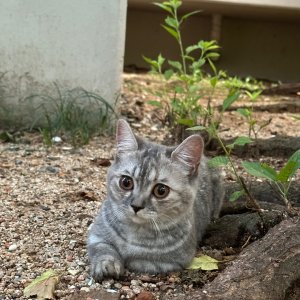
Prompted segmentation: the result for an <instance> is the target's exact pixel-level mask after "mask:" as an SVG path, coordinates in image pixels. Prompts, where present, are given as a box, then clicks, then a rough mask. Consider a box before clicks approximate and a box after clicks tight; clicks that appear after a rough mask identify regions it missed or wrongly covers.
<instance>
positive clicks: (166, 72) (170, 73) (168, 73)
mask: <svg viewBox="0 0 300 300" xmlns="http://www.w3.org/2000/svg"><path fill="white" fill-rule="evenodd" d="M173 74H174V71H173V70H172V69H169V70H166V71H165V72H164V77H165V79H166V80H169V79H170V78H171V77H172V76H173Z"/></svg>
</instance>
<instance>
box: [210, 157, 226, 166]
mask: <svg viewBox="0 0 300 300" xmlns="http://www.w3.org/2000/svg"><path fill="white" fill-rule="evenodd" d="M228 162H229V159H228V157H226V156H216V157H213V158H211V159H210V160H209V161H208V165H209V166H210V167H219V166H226V165H227V164H228Z"/></svg>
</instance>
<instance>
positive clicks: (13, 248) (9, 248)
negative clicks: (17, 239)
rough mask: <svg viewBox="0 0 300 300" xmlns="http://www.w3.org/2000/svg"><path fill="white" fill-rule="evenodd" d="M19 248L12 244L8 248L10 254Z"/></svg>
mask: <svg viewBox="0 0 300 300" xmlns="http://www.w3.org/2000/svg"><path fill="white" fill-rule="evenodd" d="M17 248H18V246H17V245H16V244H12V245H10V246H9V247H8V251H9V252H13V251H15V250H17Z"/></svg>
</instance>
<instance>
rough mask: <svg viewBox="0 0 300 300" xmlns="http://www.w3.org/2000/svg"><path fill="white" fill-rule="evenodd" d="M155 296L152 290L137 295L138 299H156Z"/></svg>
mask: <svg viewBox="0 0 300 300" xmlns="http://www.w3.org/2000/svg"><path fill="white" fill-rule="evenodd" d="M154 299H155V297H154V296H153V294H152V293H150V292H141V293H140V294H139V295H138V296H137V297H136V300H154Z"/></svg>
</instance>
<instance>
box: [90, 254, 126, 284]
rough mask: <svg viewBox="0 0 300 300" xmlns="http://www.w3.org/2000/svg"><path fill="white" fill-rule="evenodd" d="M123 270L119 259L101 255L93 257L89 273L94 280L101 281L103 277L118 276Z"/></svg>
mask: <svg viewBox="0 0 300 300" xmlns="http://www.w3.org/2000/svg"><path fill="white" fill-rule="evenodd" d="M123 272H124V267H123V264H122V262H121V261H119V260H118V259H117V258H115V257H113V256H111V255H102V256H100V257H98V258H97V259H94V260H93V261H92V264H91V275H92V277H93V278H94V279H95V281H98V282H100V281H102V280H103V278H104V277H113V278H117V279H118V278H119V276H120V275H122V274H123Z"/></svg>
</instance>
